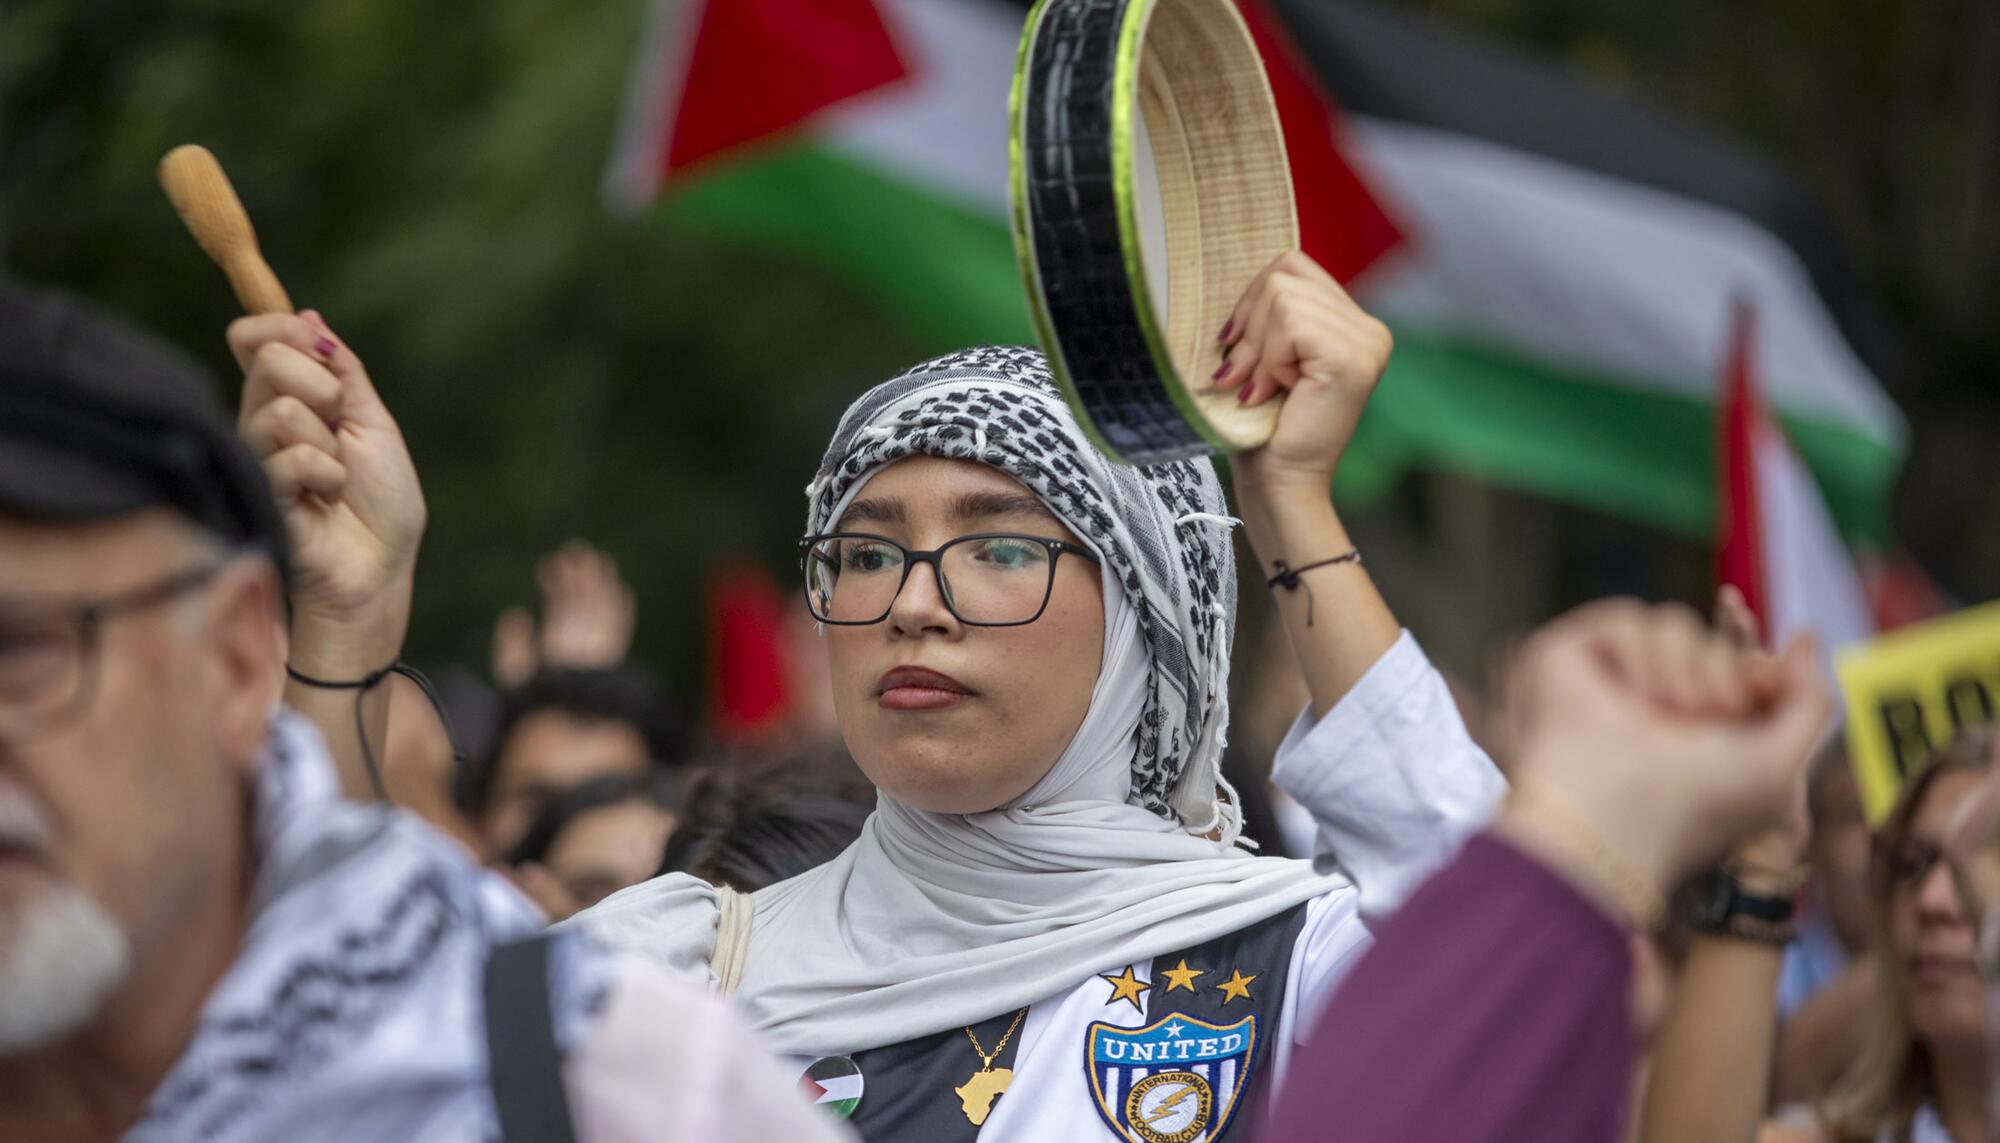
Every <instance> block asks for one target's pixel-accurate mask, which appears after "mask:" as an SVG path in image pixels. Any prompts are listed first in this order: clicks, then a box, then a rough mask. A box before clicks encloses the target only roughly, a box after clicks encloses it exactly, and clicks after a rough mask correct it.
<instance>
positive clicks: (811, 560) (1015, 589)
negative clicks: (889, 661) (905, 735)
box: [799, 532, 1098, 627]
mask: <svg viewBox="0 0 2000 1143" xmlns="http://www.w3.org/2000/svg"><path fill="white" fill-rule="evenodd" d="M799 550H800V553H801V555H802V557H803V560H804V564H805V580H806V604H807V606H809V607H810V608H811V609H812V613H813V618H814V619H817V620H819V621H820V622H821V623H833V624H838V625H841V626H863V625H866V624H869V623H880V622H881V621H882V620H884V619H886V618H888V617H889V611H890V609H891V608H893V607H895V605H896V597H897V596H898V595H900V594H902V591H903V584H904V583H906V582H908V581H909V578H910V569H911V568H913V567H915V566H916V565H917V564H929V565H931V570H932V571H933V572H935V573H936V574H937V581H938V594H939V595H941V596H943V598H944V605H945V607H947V608H949V609H950V610H951V613H952V614H953V615H955V616H957V617H958V621H959V622H961V623H966V624H970V625H972V626H974V627H1019V626H1021V625H1022V624H1026V623H1033V622H1034V621H1035V620H1037V619H1040V618H1041V617H1042V612H1043V611H1045V610H1047V609H1048V606H1049V592H1050V591H1051V590H1052V589H1053V588H1054V587H1055V582H1056V563H1057V562H1058V561H1059V560H1060V559H1061V558H1062V557H1063V556H1064V555H1073V556H1076V557H1078V558H1079V559H1085V560H1089V561H1090V562H1091V563H1093V564H1094V563H1097V562H1098V559H1097V557H1096V556H1095V555H1094V554H1092V553H1091V552H1090V551H1089V550H1088V549H1086V548H1084V547H1082V546H1080V545H1077V544H1072V543H1070V542H1068V541H1067V540H1051V539H1048V538H1046V537H1044V536H1028V535H1021V534H1018V533H1014V532H981V533H978V534H975V535H971V536H960V537H958V538H957V539H955V540H953V541H951V542H950V543H948V544H945V545H944V546H942V547H939V548H933V549H931V550H930V551H915V550H913V549H910V548H906V547H904V546H903V545H901V544H899V543H897V542H896V541H894V540H892V539H889V538H888V537H887V536H873V535H869V534H867V533H865V532H831V533H828V534H826V535H820V536H807V537H806V538H805V539H803V540H800V541H799Z"/></svg>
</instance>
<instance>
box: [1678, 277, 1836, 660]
mask: <svg viewBox="0 0 2000 1143" xmlns="http://www.w3.org/2000/svg"><path fill="white" fill-rule="evenodd" d="M1753 318H1754V314H1753V311H1751V310H1750V309H1749V308H1748V307H1747V306H1745V307H1743V308H1741V309H1740V310H1739V311H1738V313H1737V315H1736V323H1735V330H1734V335H1733V338H1732V342H1731V345H1730V347H1729V362H1728V367H1727V369H1726V370H1725V371H1724V375H1723V400H1722V409H1721V416H1720V417H1719V418H1718V422H1717V423H1718V425H1719V426H1720V429H1721V438H1722V445H1721V455H1722V489H1723V511H1722V529H1721V545H1720V555H1721V569H1720V570H1721V577H1720V578H1721V581H1722V582H1723V583H1727V584H1734V585H1735V586H1736V587H1737V589H1738V590H1740V591H1742V592H1743V598H1744V601H1745V602H1746V603H1748V604H1749V605H1750V610H1751V611H1752V612H1754V613H1755V614H1756V616H1757V620H1758V624H1759V625H1760V626H1761V627H1762V628H1763V635H1764V637H1765V641H1766V643H1767V644H1768V645H1769V646H1771V647H1773V648H1779V647H1783V646H1784V645H1785V644H1786V643H1789V642H1790V641H1791V640H1792V639H1793V638H1794V637H1795V636H1798V635H1801V634H1804V633H1805V632H1808V631H1810V632H1812V633H1814V634H1816V635H1817V636H1819V641H1820V652H1821V654H1822V655H1823V656H1825V657H1826V660H1827V662H1828V664H1829V667H1828V671H1827V677H1828V679H1829V681H1831V680H1832V677H1833V675H1832V669H1831V665H1830V664H1831V662H1832V659H1831V656H1832V654H1833V652H1834V651H1837V650H1839V649H1840V648H1842V647H1845V646H1848V645H1850V644H1854V643H1859V642H1861V641H1863V640H1866V639H1868V638H1870V637H1871V636H1873V635H1874V634H1875V627H1874V622H1873V618H1872V616H1871V608H1870V606H1869V602H1868V593H1867V591H1866V590H1865V589H1864V588H1863V586H1862V580H1861V575H1860V573H1859V571H1858V570H1857V568H1856V567H1855V563H1854V560H1853V558H1852V557H1851V556H1849V555H1848V552H1847V549H1846V548H1845V547H1844V546H1842V544H1841V541H1840V534H1839V533H1838V532H1836V531H1835V530H1834V526H1833V520H1832V518H1831V517H1830V516H1829V515H1828V513H1827V510H1826V504H1825V502H1824V501H1822V500H1821V498H1820V494H1819V489H1818V488H1816V487H1814V484H1813V480H1812V477H1811V476H1810V475H1809V474H1808V473H1807V472H1806V467H1805V464H1804V463H1803V462H1801V461H1800V460H1799V456H1798V454H1797V453H1796V452H1794V451H1793V449H1792V446H1791V442H1790V441H1789V440H1788V439H1787V438H1786V435H1785V430H1784V429H1783V428H1782V427H1781V426H1779V424H1778V423H1777V422H1776V421H1774V420H1773V419H1772V418H1771V416H1770V414H1769V413H1768V412H1767V411H1766V409H1765V406H1764V401H1763V397H1762V394H1761V391H1760V390H1761V387H1760V386H1759V385H1758V381H1757V377H1756V373H1755V369H1756V367H1755V365H1754V362H1755V361H1756V360H1757V356H1758V355H1757V353H1756V351H1755V340H1756V335H1755V330H1754V328H1753Z"/></svg>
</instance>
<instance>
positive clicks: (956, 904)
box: [579, 349, 1348, 1054]
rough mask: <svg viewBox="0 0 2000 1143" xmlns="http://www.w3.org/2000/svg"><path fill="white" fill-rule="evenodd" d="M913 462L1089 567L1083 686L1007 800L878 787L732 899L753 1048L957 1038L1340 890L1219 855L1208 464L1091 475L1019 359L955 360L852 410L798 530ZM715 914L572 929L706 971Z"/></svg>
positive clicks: (1091, 465)
mask: <svg viewBox="0 0 2000 1143" xmlns="http://www.w3.org/2000/svg"><path fill="white" fill-rule="evenodd" d="M913 455H926V456H937V457H945V458H953V459H963V460H972V461H977V462H980V463H983V464H988V465H992V466H993V467H995V468H997V469H999V470H1000V471H1002V472H1005V473H1006V474H1007V475H1009V476H1011V477H1013V478H1014V479H1016V480H1018V481H1020V482H1021V483H1022V484H1023V485H1024V486H1026V487H1027V488H1028V489H1029V490H1030V491H1032V492H1033V493H1034V494H1035V495H1036V496H1038V497H1039V498H1040V499H1041V500H1042V501H1043V502H1044V503H1045V504H1047V505H1048V507H1049V508H1050V509H1051V510H1052V511H1053V512H1054V513H1055V514H1056V515H1057V516H1058V517H1059V518H1061V519H1062V520H1063V521H1064V523H1066V524H1067V525H1069V527H1070V529H1071V530H1072V531H1074V532H1075V533H1076V534H1077V535H1078V537H1079V538H1081V539H1082V540H1083V541H1084V542H1086V543H1087V544H1089V545H1090V546H1091V547H1092V549H1093V550H1095V551H1096V553H1097V554H1098V555H1099V557H1100V558H1101V559H1102V560H1103V569H1104V573H1105V574H1104V575H1103V577H1102V578H1103V585H1104V605H1105V638H1104V649H1103V657H1102V660H1101V664H1100V667H1099V672H1098V678H1097V683H1096V686H1095V688H1094V689H1093V691H1092V694H1091V702H1090V708H1089V710H1088V711H1087V712H1086V713H1085V715H1084V719H1083V723H1082V725H1081V726H1080V727H1079V728H1078V729H1077V732H1076V734H1075V735H1074V736H1073V738H1072V739H1071V741H1070V743H1069V745H1068V747H1067V748H1066V749H1065V751H1064V753H1063V755H1062V756H1061V757H1060V758H1058V759H1057V760H1056V762H1055V764H1054V765H1053V766H1052V767H1051V768H1050V770H1049V771H1048V773H1047V774H1046V775H1044V776H1043V778H1042V779H1041V780H1040V781H1039V782H1037V783H1036V784H1035V786H1034V787H1033V788H1032V789H1030V790H1029V791H1028V792H1027V793H1026V794H1024V795H1023V796H1022V797H1020V798H1018V799H1016V800H1015V801H1014V802H1012V803H1010V804H1008V805H1006V806H1001V807H997V808H995V809H993V810H990V811H987V812H984V813H975V814H934V813H927V812H924V811H921V810H916V809H913V808H911V807H909V806H905V805H902V804H900V803H898V802H896V801H895V800H893V799H891V798H889V797H888V796H886V795H882V796H880V797H879V798H878V800H877V803H876V810H875V813H874V814H873V815H871V816H870V817H869V819H868V822H867V825H866V826H865V827H864V829H863V830H862V834H861V837H860V839H859V840H858V841H856V842H855V843H854V844H853V845H852V846H850V847H848V849H847V850H845V851H844V852H843V853H841V855H840V856H839V857H837V858H835V859H834V860H833V861H831V862H829V863H827V864H826V865H823V866H820V867H819V868H817V869H814V870H812V871H810V872H808V873H805V874H803V875H801V876H798V877H794V878H792V879H791V880H789V881H785V882H781V883H779V884H777V885H773V886H771V887H769V888H767V889H764V890H761V891H759V892H758V893H756V894H755V895H754V898H753V900H754V904H755V915H754V919H753V921H752V925H751V933H750V941H749V947H748V952H747V956H746V957H745V959H744V960H743V962H742V973H741V978H740V983H739V985H738V988H737V997H738V999H739V1000H741V1001H742V1003H743V1005H744V1007H745V1009H746V1010H747V1011H748V1012H749V1013H750V1015H751V1016H752V1018H753V1021H754V1022H755V1023H756V1025H757V1026H758V1027H759V1029H760V1030H762V1031H763V1032H764V1033H765V1034H766V1035H767V1037H769V1038H770V1039H772V1040H773V1041H774V1042H775V1043H776V1044H777V1045H778V1046H779V1047H781V1048H782V1049H784V1050H787V1051H792V1052H802V1053H814V1054H829V1053H837V1052H846V1051H859V1050H864V1049H867V1048H872V1047H877V1046H880V1045H884V1044H893V1043H899V1042H902V1041H905V1040H910V1039H914V1038H916V1037H919V1036H924V1035H929V1034H931V1033H935V1032H939V1031H943V1030H946V1029H950V1028H955V1027H961V1026H964V1025H968V1024H972V1023H976V1022H978V1021H980V1020H984V1019H986V1018H988V1017H991V1016H994V1015H996V1014H999V1013H1004V1012H1007V1011H1009V1010H1012V1009H1016V1008H1021V1007H1023V1006H1026V1005H1029V1004H1032V1003H1035V1002H1037V1001H1040V1000H1045V999H1048V998H1050V997H1053V996H1057V995H1059V994H1062V993H1064V992H1066V991H1067V990H1069V989H1071V988H1074V987H1075V986H1077V985H1078V984H1080V983H1082V982H1083V981H1085V980H1087V979H1089V978H1090V977H1091V976H1092V975H1093V974H1096V973H1100V972H1111V971H1115V970H1116V969H1117V968H1118V967H1119V966H1121V965H1126V964H1132V963H1137V962H1139V961H1142V960H1144V959H1146V958H1148V957H1152V956H1154V955H1157V954H1160V953H1165V952H1169V951H1171V950H1173V949H1176V948H1183V947H1186V946H1188V945H1192V944H1196V943H1199V942H1201V941H1206V940H1210V939H1213V938H1215V937H1219V936H1222V935H1224V934H1227V933H1232V932H1235V931H1237V930H1239V929H1242V928H1244V927H1246V926H1248V925H1250V924H1253V923H1255V922H1256V921H1260V920H1263V919H1264V918H1266V917H1269V916H1272V915H1275V914H1277V913H1280V912H1283V911H1284V910H1286V909H1288V908H1290V907H1292V906H1293V905H1295V904H1298V903H1299V902H1300V901H1304V900H1306V899H1308V898H1311V897H1315V896H1318V895H1319V894H1321V893H1325V892H1328V891H1330V890H1333V889H1337V888H1340V887H1342V886H1345V885H1347V884H1348V883H1347V882H1346V881H1345V880H1344V879H1343V878H1340V877H1337V876H1327V875H1321V874H1317V873H1315V872H1314V871H1313V869H1312V866H1311V864H1310V863H1308V862H1303V861H1283V860H1278V859H1275V858H1260V857H1253V856H1251V855H1250V854H1248V853H1247V852H1245V851H1244V850H1243V849H1240V848H1238V847H1237V846H1236V845H1235V844H1234V841H1235V836H1236V828H1237V827H1236V817H1235V810H1234V807H1233V806H1231V805H1229V804H1228V802H1227V799H1226V797H1218V789H1219V788H1220V789H1224V790H1226V786H1222V785H1221V784H1220V779H1219V776H1218V773H1217V771H1218V769H1219V759H1220V757H1221V751H1222V746H1223V736H1224V731H1225V729H1226V727H1227V725H1228V719H1229V708H1228V698H1227V685H1228V662H1229V630H1230V625H1231V622H1232V620H1233V618H1234V611H1235V605H1236V572H1235V566H1234V559H1233V553H1232V551H1231V548H1230V542H1229V525H1230V523H1231V521H1230V520H1229V519H1228V518H1227V517H1226V516H1225V515H1223V513H1224V511H1225V509H1224V501H1223V497H1222V489H1221V486H1220V484H1219V482H1218V481H1217V480H1216V477H1215V473H1214V471H1213V469H1212V468H1211V467H1210V466H1209V464H1208V463H1207V462H1205V461H1182V462H1176V463H1173V464H1168V465H1161V466H1156V467H1152V468H1144V469H1138V468H1127V467H1124V466H1122V465H1118V464H1115V463H1113V462H1111V461H1110V460H1108V459H1106V458H1105V456H1104V455H1103V454H1101V453H1099V452H1098V451H1097V450H1096V449H1095V448H1093V447H1092V446H1091V445H1090V444H1089V442H1088V441H1087V440H1086V438H1085V437H1084V435H1083V433H1082V431H1081V429H1080V428H1079V427H1078V425H1077V423H1076V420H1075V419H1074V417H1073V416H1072V415H1071V414H1070V411H1069V409H1068V407H1067V406H1066V405H1065V404H1064V403H1063V400H1062V396H1061V394H1060V392H1059V391H1058V390H1057V388H1056V386H1055V384H1054V382H1053V381H1052V380H1051V378H1050V376H1049V373H1048V370H1047V367H1046V365H1045V363H1044V362H1043V360H1042V357H1041V355H1040V354H1039V353H1037V352H1035V351H1034V350H1030V349H978V350H970V351H967V352H964V353H958V354H953V355H951V356H949V357H944V358H940V359H938V360H936V361H932V362H929V363H928V364H925V365H922V366H919V367H917V368H916V369H913V370H911V371H909V372H908V373H905V374H903V375H902V376H900V377H897V378H895V379H894V380H892V381H888V382H885V383H884V384H882V385H879V386H876V387H875V388H874V389H873V390H871V391H870V392H868V393H867V394H865V395H864V396H862V397H861V399H860V400H858V401H856V402H855V403H854V405H853V406H852V407H851V408H850V409H849V410H848V412H847V415H846V416H845V417H843V418H842V420H841V423H840V427H839V429H838V430H837V431H836V433H835V434H834V438H833V444H832V447H831V448H830V449H829V450H828V452H827V455H826V460H825V463H824V464H823V465H822V466H821V468H820V470H819V472H818V475H817V476H815V477H814V479H813V482H812V484H811V486H810V487H809V488H808V489H807V498H808V501H809V504H810V507H809V511H808V523H807V527H808V529H809V531H812V532H822V531H827V530H830V528H831V526H832V525H834V524H835V523H837V521H838V519H839V516H840V513H841V512H842V511H843V510H844V508H845V506H846V504H847V503H848V502H849V501H851V499H852V498H853V496H854V495H855V493H856V492H857V491H858V490H859V489H860V488H861V487H862V486H863V485H864V484H865V483H866V482H867V481H868V480H869V479H870V478H871V477H872V476H873V475H874V474H875V473H877V472H880V471H881V470H882V469H883V468H884V467H886V466H888V465H891V464H894V463H895V462H897V461H899V460H901V459H903V458H905V457H908V456H913ZM717 916H718V908H717V904H716V898H715V893H714V891H713V890H712V889H711V888H710V887H709V886H708V885H707V884H705V883H703V882H701V881H698V880H696V879H695V878H692V877H688V876H686V875H684V874H672V875H668V876H666V877H660V878H656V879H654V880H653V881H650V882H647V883H646V884H644V885H638V886H634V887H632V888H631V889H627V890H625V891H624V892H622V893H619V894H617V895H615V896H613V897H611V898H609V899H607V900H606V901H605V902H603V903H602V904H600V905H598V906H597V907H596V908H594V909H591V910H589V911H587V912H585V913H583V914H581V915H580V918H579V919H580V921H581V923H582V924H584V925H586V926H588V927H589V928H590V929H591V930H592V931H593V932H594V933H596V934H597V935H598V936H599V937H600V938H601V939H602V940H604V941H605V942H606V943H609V944H612V945H614V946H619V947H623V948H630V949H633V950H635V951H640V952H645V953H648V954H650V955H652V956H654V957H656V958H658V959H660V960H662V961H664V962H665V963H667V964H669V965H670V966H673V967H676V968H678V969H681V970H683V971H687V972H691V973H695V974H697V975H706V976H707V977H708V978H709V979H711V980H712V979H713V978H714V977H713V974H712V973H711V972H710V971H709V970H708V964H707V962H708V958H709V957H710V955H711V954H712V953H713V951H714V949H715V942H716V929H717Z"/></svg>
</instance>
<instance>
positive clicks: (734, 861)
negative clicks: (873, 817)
mask: <svg viewBox="0 0 2000 1143" xmlns="http://www.w3.org/2000/svg"><path fill="white" fill-rule="evenodd" d="M867 820H868V811H867V810H866V809H865V808H863V807H861V806H858V805H856V804H855V803H853V802H851V801H849V800H848V799H846V798H841V797H836V796H834V795H833V794H829V793H824V792H820V791H815V790H809V789H808V790H786V791H784V792H781V793H778V794H776V795H771V796H766V797H763V798H759V799H757V800H756V801H755V802H754V803H752V804H750V805H748V806H744V807H741V808H739V809H736V810H733V811H732V812H730V813H727V814H725V815H722V816H718V817H716V818H714V819H713V820H709V821H702V822H690V823H689V824H688V825H687V826H686V827H684V828H682V829H680V830H677V831H675V833H674V835H673V837H671V838H669V839H668V841H667V850H666V854H665V856H664V857H662V858H661V860H660V868H659V872H660V873H662V874H665V873H688V874H692V875H693V876H695V877H699V878H701V879H702V880H703V881H706V882H708V883H709V884H711V885H727V886H729V887H730V888H731V889H734V890H736V891H737V892H739V893H754V892H756V891H757V890H759V889H762V888H764V887H765V886H767V885H775V884H777V883H778V882H780V881H783V880H785V879H786V878H789V877H796V876H798V875H799V874H801V873H804V872H806V871H807V870H809V869H814V868H817V867H818V866H821V865H824V864H826V863H827V862H829V861H832V860H833V859H834V858H836V857H838V856H840V852H841V851H842V850H844V849H846V848H847V847H848V846H850V845H852V844H854V839H855V838H858V837H860V836H861V827H862V825H863V824H864V823H866V822H867Z"/></svg>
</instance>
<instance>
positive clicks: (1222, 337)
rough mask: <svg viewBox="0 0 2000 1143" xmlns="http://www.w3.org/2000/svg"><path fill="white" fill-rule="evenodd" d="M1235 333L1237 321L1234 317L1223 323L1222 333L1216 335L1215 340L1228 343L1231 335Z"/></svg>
mask: <svg viewBox="0 0 2000 1143" xmlns="http://www.w3.org/2000/svg"><path fill="white" fill-rule="evenodd" d="M1235 332H1236V319H1235V318H1233V317H1232V318H1230V319H1229V320H1228V321H1226V322H1223V323H1222V332H1221V333H1218V334H1216V335H1215V340H1217V341H1228V340H1229V335H1230V334H1232V333H1235Z"/></svg>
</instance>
